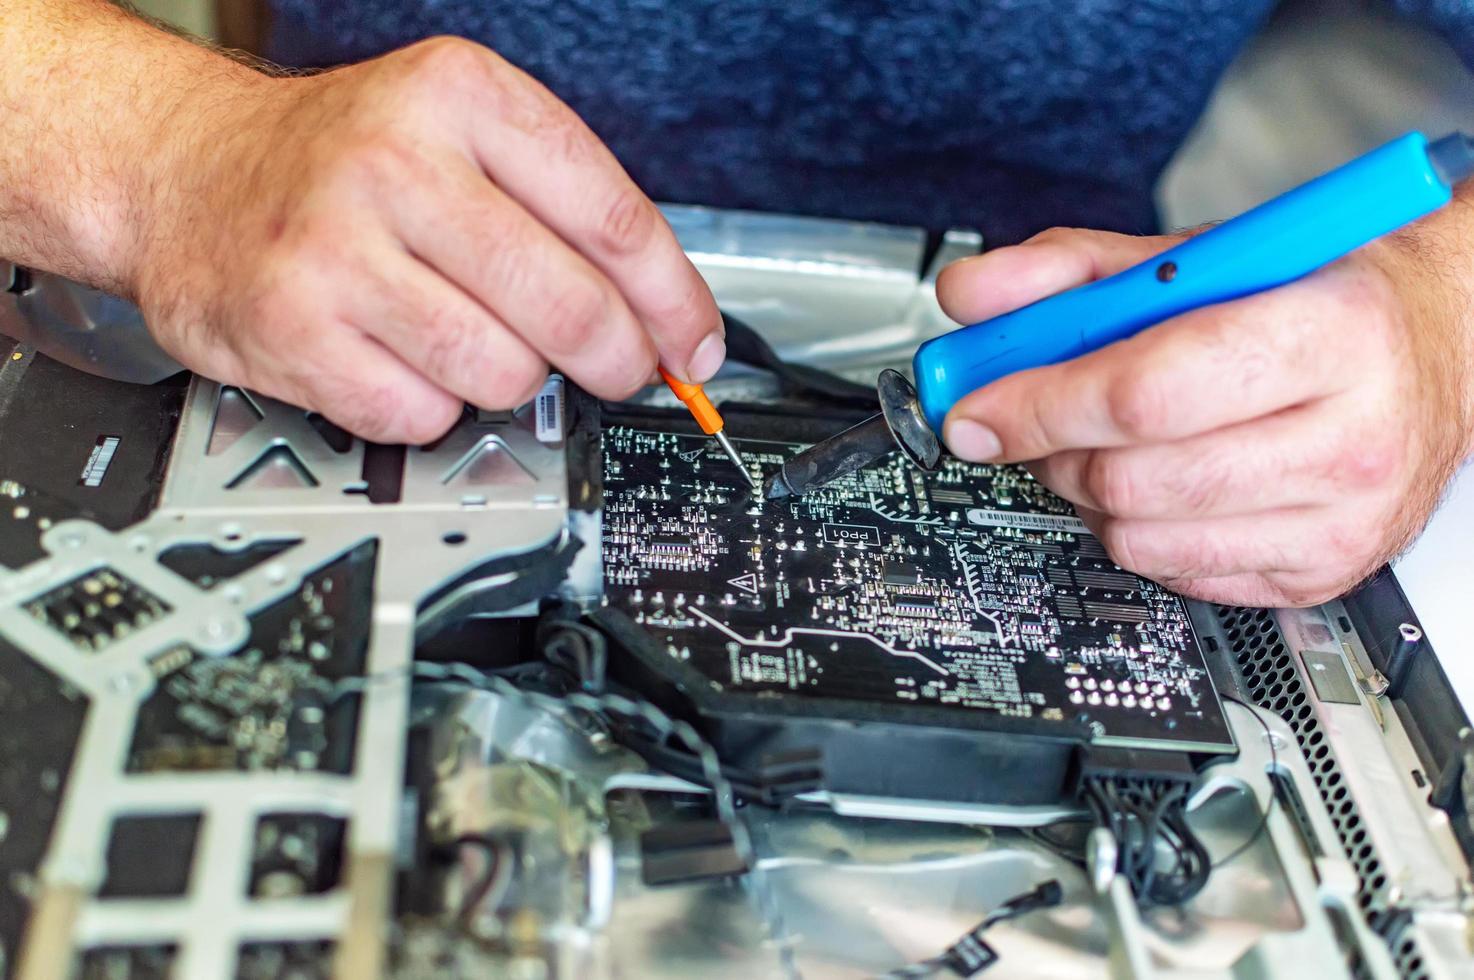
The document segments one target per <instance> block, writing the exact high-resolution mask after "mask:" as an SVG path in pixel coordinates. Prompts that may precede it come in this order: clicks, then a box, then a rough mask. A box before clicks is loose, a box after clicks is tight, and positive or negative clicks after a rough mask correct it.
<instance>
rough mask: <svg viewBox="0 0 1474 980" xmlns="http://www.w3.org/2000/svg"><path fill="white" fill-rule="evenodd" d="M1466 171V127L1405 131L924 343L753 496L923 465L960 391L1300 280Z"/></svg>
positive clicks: (935, 449)
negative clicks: (900, 459)
mask: <svg viewBox="0 0 1474 980" xmlns="http://www.w3.org/2000/svg"><path fill="white" fill-rule="evenodd" d="M1471 172H1474V144H1471V140H1470V138H1469V137H1468V136H1465V135H1463V134H1461V133H1455V134H1453V135H1450V136H1446V137H1444V138H1442V139H1439V140H1436V141H1433V142H1429V141H1428V139H1427V138H1426V137H1424V136H1423V134H1422V133H1416V132H1414V133H1408V134H1407V135H1405V136H1401V137H1399V138H1397V139H1395V140H1393V141H1392V142H1390V143H1387V144H1386V145H1384V146H1381V147H1379V148H1377V149H1375V150H1372V151H1371V152H1370V153H1367V154H1366V155H1365V156H1361V157H1358V158H1357V159H1355V160H1352V161H1351V162H1350V163H1347V164H1344V165H1343V166H1341V167H1338V168H1337V169H1335V170H1332V171H1331V172H1330V173H1327V174H1324V175H1322V176H1320V177H1317V178H1315V179H1314V180H1312V181H1310V182H1309V183H1306V184H1302V185H1301V186H1299V187H1297V188H1295V189H1294V190H1291V191H1288V192H1286V193H1285V194H1282V195H1280V196H1279V197H1276V198H1274V199H1273V200H1270V201H1268V202H1266V203H1264V204H1261V205H1259V206H1258V207H1256V208H1254V209H1253V210H1251V211H1247V212H1245V213H1244V214H1241V215H1239V216H1238V217H1237V218H1234V219H1232V220H1230V221H1227V222H1224V223H1223V224H1221V225H1218V226H1216V227H1214V228H1211V229H1209V230H1208V231H1205V232H1202V233H1201V234H1198V235H1194V236H1193V237H1191V238H1189V239H1187V240H1186V241H1184V242H1183V243H1182V244H1180V245H1176V246H1174V247H1173V248H1171V249H1168V250H1167V251H1165V252H1162V253H1161V254H1159V255H1157V256H1156V257H1154V258H1152V259H1149V260H1147V261H1146V262H1143V263H1140V264H1139V265H1135V266H1132V267H1131V268H1129V269H1127V270H1125V271H1124V272H1119V273H1116V274H1115V275H1113V276H1110V277H1108V278H1105V279H1100V280H1097V281H1096V282H1092V283H1087V284H1086V285H1084V286H1079V287H1077V288H1075V289H1071V290H1068V291H1066V292H1062V293H1059V294H1056V295H1054V296H1050V297H1048V298H1046V299H1042V300H1039V301H1038V302H1036V303H1033V304H1031V305H1029V306H1025V307H1022V308H1021V309H1017V310H1014V311H1013V312H1011V313H1004V314H1002V315H1001V316H997V317H994V318H993V319H991V320H984V321H983V322H981V323H974V324H972V325H971V326H967V327H962V328H960V329H958V330H954V331H952V332H951V333H948V334H944V335H942V336H940V337H937V338H935V339H933V340H929V341H927V342H926V343H925V344H922V345H921V347H920V348H919V349H918V350H917V352H916V358H915V360H914V361H913V362H912V369H913V374H914V375H915V378H916V384H915V386H914V387H913V385H912V384H911V382H909V381H907V380H906V378H905V377H904V376H903V375H902V374H900V373H899V372H897V371H889V370H888V371H884V372H882V373H881V376H880V380H879V385H878V387H879V394H880V401H881V408H882V411H881V413H880V414H879V415H876V416H874V417H873V418H871V419H868V420H866V421H865V422H861V423H860V424H859V425H856V426H853V427H851V428H849V429H847V430H845V431H844V432H842V433H840V434H839V435H837V436H834V437H832V438H830V439H827V440H825V441H823V442H820V443H818V444H816V445H814V446H812V447H810V448H809V449H807V450H805V451H804V452H802V453H800V454H798V455H797V456H795V457H794V458H793V459H791V460H789V461H788V462H787V463H785V464H784V465H783V467H782V468H781V469H779V470H778V471H777V472H776V473H774V474H773V475H772V476H771V477H769V478H768V480H767V481H766V483H765V484H764V492H765V494H766V496H767V497H768V498H769V499H773V498H778V497H787V496H795V495H799V494H802V493H804V492H805V491H807V490H810V489H812V488H815V487H819V486H823V485H824V484H826V483H828V482H830V481H832V480H835V479H837V478H839V477H841V476H844V475H845V474H847V473H851V472H854V471H855V470H858V469H860V468H861V467H863V466H865V465H867V464H868V463H871V462H873V461H874V460H875V459H877V458H879V457H880V456H883V455H885V454H886V453H889V452H893V451H895V450H896V449H900V450H901V451H902V452H904V453H905V454H906V455H907V456H908V457H909V458H910V459H911V460H912V461H913V462H915V463H916V464H917V465H919V466H921V467H923V468H926V469H931V468H933V467H935V466H936V464H937V461H938V460H939V459H940V457H941V447H940V445H939V443H938V439H937V434H938V433H940V432H941V430H942V422H943V420H944V419H945V418H946V417H947V413H948V412H949V411H950V410H951V408H952V406H953V405H955V404H957V402H958V401H959V400H961V399H962V398H963V397H964V396H965V395H967V394H968V393H970V392H972V391H975V390H977V389H978V388H981V387H983V386H984V385H987V384H990V383H992V382H994V381H996V380H998V379H999V378H1002V377H1004V376H1006V375H1009V374H1013V373H1014V372H1017V371H1022V370H1025V369H1027V368H1033V367H1040V366H1043V365H1045V364H1056V363H1059V362H1061V361H1067V360H1071V359H1073V358H1076V357H1080V356H1081V355H1083V354H1088V353H1090V352H1091V351H1095V350H1099V349H1100V348H1102V347H1105V346H1107V345H1108V344H1113V343H1115V342H1116V341H1118V340H1124V339H1126V338H1127V337H1131V336H1133V335H1135V334H1137V333H1140V332H1141V331H1143V330H1145V329H1147V328H1148V327H1151V326H1154V325H1155V324H1158V323H1161V322H1162V321H1164V320H1167V319H1170V318H1171V317H1174V316H1177V315H1179V314H1182V313H1186V312H1188V311H1190V310H1196V309H1199V308H1201V307H1204V306H1210V305H1212V304H1215V303H1224V302H1228V301H1229V300H1234V299H1239V298H1241V297H1244V296H1249V295H1251V294H1254V293H1259V292H1263V291H1264V290H1267V289H1273V288H1274V287H1276V286H1282V285H1284V284H1286V283H1289V282H1293V281H1294V280H1296V279H1300V278H1301V277H1303V276H1306V275H1309V274H1310V273H1312V272H1314V271H1315V270H1316V269H1319V268H1321V267H1322V266H1324V265H1327V264H1329V263H1331V262H1334V261H1335V260H1336V259H1339V258H1341V257H1342V256H1344V255H1346V254H1347V253H1349V252H1351V251H1353V250H1354V249H1357V248H1359V247H1361V246H1362V245H1365V244H1367V243H1368V242H1370V241H1372V240H1373V239H1376V238H1379V237H1381V236H1382V235H1385V234H1387V233H1388V232H1391V231H1394V230H1396V229H1397V228H1400V227H1402V226H1403V225H1405V224H1408V223H1409V222H1411V221H1415V220H1417V219H1418V218H1421V217H1423V216H1424V215H1426V214H1429V213H1430V212H1432V211H1435V210H1437V209H1438V208H1440V207H1442V206H1443V205H1445V204H1447V203H1448V202H1449V200H1450V199H1451V198H1452V196H1453V188H1454V185H1456V184H1457V183H1458V182H1459V181H1461V180H1463V179H1464V178H1465V177H1467V176H1469V174H1470V173H1471Z"/></svg>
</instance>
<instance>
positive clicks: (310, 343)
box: [243, 324, 463, 445]
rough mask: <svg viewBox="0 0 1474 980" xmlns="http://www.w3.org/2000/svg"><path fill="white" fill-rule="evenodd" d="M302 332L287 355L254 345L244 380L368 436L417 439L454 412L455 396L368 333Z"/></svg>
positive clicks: (449, 421)
mask: <svg viewBox="0 0 1474 980" xmlns="http://www.w3.org/2000/svg"><path fill="white" fill-rule="evenodd" d="M304 333H305V334H306V336H302V337H300V338H299V340H298V344H297V345H296V346H294V348H293V349H292V351H291V357H290V359H287V358H273V357H272V355H271V354H270V353H268V352H267V351H264V350H258V351H257V352H256V354H255V356H253V357H252V358H251V367H250V368H249V369H248V371H247V377H246V380H245V381H244V382H243V383H245V384H248V385H249V386H250V387H252V388H254V389H255V390H257V391H261V392H263V393H265V394H268V395H270V396H272V397H274V398H280V399H282V400H284V401H288V402H291V403H292V404H294V405H300V406H301V407H303V408H307V409H311V410H313V411H315V412H318V413H320V414H322V415H324V416H326V417H327V418H328V420H329V421H331V422H333V423H334V424H336V425H339V426H341V427H342V428H344V429H346V430H347V431H349V432H351V433H353V434H354V435H356V436H358V437H360V438H362V439H367V440H368V441H370V442H384V443H399V442H406V443H410V444H413V445H420V444H424V443H427V442H431V441H433V440H435V439H437V438H439V437H440V436H442V435H444V434H445V432H446V431H447V430H449V429H450V427H451V426H452V425H453V424H454V423H455V422H456V420H457V419H459V418H460V417H461V412H462V409H463V402H462V400H461V399H460V398H458V397H456V396H454V395H452V394H450V393H449V392H447V391H445V390H444V389H442V388H440V387H439V386H438V385H436V384H434V383H433V382H431V381H430V380H428V379H427V378H425V377H424V376H423V375H422V374H421V373H420V372H419V371H416V370H415V369H413V368H411V367H410V366H409V365H408V364H406V363H405V362H404V361H402V360H400V359H399V358H398V357H397V356H395V355H394V354H393V353H392V352H390V351H389V350H388V349H387V348H385V347H384V346H383V345H382V344H380V343H378V342H377V341H376V340H374V339H373V338H371V337H368V336H365V335H364V334H362V333H361V332H359V331H358V330H356V329H354V328H352V327H350V326H347V325H346V324H335V325H331V326H327V327H323V328H319V329H315V330H313V331H310V332H304ZM258 379H259V380H258Z"/></svg>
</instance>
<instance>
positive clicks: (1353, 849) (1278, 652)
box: [1214, 606, 1428, 980]
mask: <svg viewBox="0 0 1474 980" xmlns="http://www.w3.org/2000/svg"><path fill="white" fill-rule="evenodd" d="M1214 611H1215V613H1216V615H1217V617H1218V622H1219V624H1220V625H1221V626H1222V627H1223V630H1224V633H1225V634H1226V635H1227V639H1228V644H1229V650H1230V651H1231V652H1232V654H1233V656H1234V660H1235V661H1237V663H1238V665H1239V668H1240V669H1241V670H1242V671H1243V676H1244V682H1245V684H1246V685H1247V686H1248V691H1249V695H1250V697H1251V698H1252V699H1253V700H1254V703H1255V704H1257V705H1259V706H1260V707H1264V708H1268V709H1269V710H1271V711H1273V712H1274V713H1275V714H1277V715H1279V716H1280V717H1282V718H1284V719H1285V721H1286V722H1288V723H1289V725H1290V728H1291V729H1293V730H1294V732H1295V737H1296V739H1297V741H1298V742H1299V743H1300V749H1301V751H1302V752H1303V753H1304V754H1305V760H1306V762H1307V763H1308V764H1309V766H1310V771H1311V774H1312V775H1313V776H1314V777H1315V785H1316V788H1317V789H1319V790H1320V794H1321V797H1322V799H1324V800H1325V804H1326V809H1327V810H1328V811H1329V812H1330V815H1331V821H1332V823H1334V824H1335V827H1336V833H1337V835H1339V836H1340V838H1341V843H1342V845H1343V846H1344V847H1345V849H1346V854H1347V856H1348V857H1349V858H1350V859H1351V862H1352V864H1353V865H1354V866H1355V868H1356V873H1357V876H1358V878H1359V880H1360V882H1361V887H1360V889H1359V890H1358V892H1357V900H1358V902H1359V903H1360V905H1361V908H1362V911H1363V912H1364V913H1365V915H1366V918H1367V922H1368V924H1369V925H1371V927H1372V928H1373V929H1375V930H1376V931H1377V933H1378V934H1379V935H1380V936H1382V938H1383V939H1385V940H1386V941H1387V944H1388V947H1389V949H1390V950H1391V951H1392V954H1393V957H1394V959H1395V961H1396V964H1397V967H1398V970H1399V971H1400V972H1401V974H1402V976H1403V977H1405V978H1407V980H1425V978H1426V977H1427V976H1428V973H1427V972H1426V971H1425V969H1424V964H1423V956H1422V954H1421V953H1420V951H1419V950H1418V946H1417V941H1416V939H1415V938H1414V937H1412V936H1411V935H1407V934H1402V935H1400V934H1401V933H1403V929H1402V926H1403V925H1404V924H1405V918H1404V917H1403V916H1399V915H1396V914H1395V913H1394V911H1393V910H1391V909H1390V908H1389V906H1388V903H1387V874H1386V871H1385V869H1384V867H1383V863H1382V860H1381V858H1380V857H1379V856H1378V854H1377V849H1376V847H1375V846H1374V845H1373V844H1372V842H1371V840H1370V839H1369V838H1368V835H1367V831H1366V828H1365V827H1364V826H1363V822H1362V817H1361V814H1360V813H1359V812H1358V811H1357V806H1356V802H1355V801H1354V800H1353V799H1352V798H1351V794H1350V791H1349V790H1348V789H1347V787H1346V784H1345V780H1344V778H1343V777H1342V774H1341V767H1340V764H1339V762H1338V761H1337V759H1336V756H1335V753H1334V752H1333V751H1332V749H1331V746H1330V743H1329V741H1328V740H1327V738H1326V733H1325V731H1324V730H1323V729H1322V726H1321V724H1320V721H1319V720H1318V719H1317V718H1316V714H1315V709H1314V707H1313V706H1312V704H1311V700H1310V699H1311V696H1312V695H1311V693H1310V689H1309V686H1308V684H1307V683H1306V679H1305V677H1304V675H1303V674H1302V672H1301V670H1300V666H1299V664H1298V662H1297V661H1296V659H1295V657H1294V656H1293V655H1292V654H1291V653H1290V650H1289V647H1288V646H1286V644H1285V640H1284V636H1283V635H1282V634H1281V633H1280V628H1279V624H1278V623H1276V622H1275V618H1274V613H1273V612H1272V611H1270V610H1268V609H1241V608H1236V607H1232V606H1219V607H1217V608H1216V609H1215V610H1214Z"/></svg>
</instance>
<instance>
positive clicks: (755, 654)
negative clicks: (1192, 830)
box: [603, 427, 1232, 751]
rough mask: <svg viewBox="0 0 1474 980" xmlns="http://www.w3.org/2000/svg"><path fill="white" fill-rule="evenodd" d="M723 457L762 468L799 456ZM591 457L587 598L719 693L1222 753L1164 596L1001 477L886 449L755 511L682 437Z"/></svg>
mask: <svg viewBox="0 0 1474 980" xmlns="http://www.w3.org/2000/svg"><path fill="white" fill-rule="evenodd" d="M737 445H738V446H739V449H740V450H741V451H742V452H743V454H744V456H745V457H746V459H747V460H748V463H749V465H752V466H754V467H755V468H758V469H760V470H761V471H762V473H763V475H767V474H768V473H771V472H772V471H773V470H774V469H776V468H777V467H778V466H779V465H780V464H781V463H782V461H783V460H785V459H787V458H789V457H790V456H792V455H793V454H794V453H796V452H798V451H799V450H800V449H801V448H803V447H802V446H800V445H797V444H791V443H783V442H765V441H760V440H738V441H737ZM604 454H605V474H604V487H605V506H604V533H603V556H604V572H605V583H606V596H607V601H608V602H609V603H610V604H611V605H612V606H614V607H616V608H619V609H622V610H623V611H625V612H627V613H628V614H629V615H630V616H631V617H632V618H633V619H634V620H635V621H636V622H637V623H640V624H642V625H643V626H644V627H645V628H646V629H647V630H648V631H649V632H650V633H651V634H652V635H653V636H654V637H655V638H656V639H657V640H658V641H659V642H660V643H662V644H664V646H665V649H666V651H667V653H668V654H669V656H670V657H672V658H674V659H675V660H678V661H680V662H681V663H684V664H685V665H687V666H689V667H691V668H694V669H695V670H696V671H698V672H699V673H700V674H701V675H703V676H704V677H706V678H707V679H708V680H709V681H711V682H713V683H714V684H716V685H717V686H718V687H719V688H720V689H722V690H724V691H728V692H736V693H748V694H757V695H761V694H769V695H771V694H773V693H777V692H783V693H785V694H789V695H797V696H800V697H804V698H811V699H839V700H845V701H852V702H853V701H860V702H870V703H874V702H881V703H893V704H895V705H897V706H905V705H917V706H927V707H932V708H945V709H950V710H953V711H956V712H974V713H977V712H991V713H996V714H998V715H1004V716H1010V717H1013V718H1023V719H1033V720H1035V721H1039V722H1044V723H1048V722H1053V721H1057V722H1065V721H1069V722H1071V723H1081V722H1083V723H1084V724H1085V725H1086V726H1087V728H1088V729H1089V730H1090V731H1091V732H1092V737H1093V738H1094V739H1095V740H1097V741H1100V742H1102V743H1105V744H1118V745H1138V746H1153V745H1160V744H1161V743H1164V742H1166V743H1170V744H1171V745H1172V746H1173V747H1174V748H1181V749H1186V750H1201V751H1214V750H1224V749H1228V750H1231V748H1232V740H1231V738H1230V736H1229V734H1228V730H1227V725H1226V722H1225V719H1224V716H1223V709H1222V705H1221V703H1220V702H1219V700H1218V696H1217V693H1216V692H1215V690H1214V687H1213V682H1212V679H1211V678H1210V676H1209V674H1208V670H1207V667H1206V665H1205V663H1204V660H1203V656H1202V652H1201V649H1200V648H1199V645H1198V641H1197V638H1196V636H1195V635H1194V633H1193V629H1192V626H1191V623H1190V621H1189V619H1188V615H1187V612H1186V609H1185V608H1184V606H1183V602H1182V600H1181V599H1180V598H1179V597H1177V596H1176V595H1173V594H1172V593H1170V592H1168V591H1166V590H1165V589H1163V588H1161V587H1160V586H1157V585H1155V584H1153V583H1151V582H1149V581H1147V580H1145V579H1142V578H1140V577H1138V576H1136V575H1134V574H1131V573H1129V572H1125V571H1123V570H1122V569H1120V568H1119V567H1117V566H1116V565H1115V564H1113V563H1112V562H1111V560H1110V558H1109V557H1108V556H1107V555H1106V553H1105V550H1104V549H1103V548H1102V547H1101V545H1100V543H1099V541H1097V540H1096V539H1095V538H1094V537H1093V536H1092V535H1091V534H1090V533H1089V532H1088V531H1087V530H1086V528H1085V526H1084V525H1083V524H1082V523H1081V522H1080V520H1079V519H1078V518H1077V517H1076V516H1075V514H1074V512H1073V510H1072V509H1071V508H1070V505H1069V504H1068V503H1066V502H1065V501H1063V500H1061V499H1060V498H1058V497H1056V496H1055V495H1054V494H1052V493H1050V492H1049V491H1048V490H1047V489H1045V488H1044V487H1043V486H1041V485H1040V484H1038V483H1036V482H1035V481H1034V479H1033V478H1032V477H1031V476H1030V475H1029V474H1028V473H1027V471H1025V470H1024V469H1022V468H1020V467H1014V466H990V465H982V464H972V463H965V462H962V461H960V460H956V459H953V458H951V457H947V458H946V459H945V460H944V462H943V463H942V465H941V466H940V467H939V468H938V469H937V470H936V471H935V472H932V473H925V472H923V471H921V470H919V469H917V468H915V467H914V466H911V465H910V464H908V463H907V462H905V461H904V460H903V459H902V458H901V456H900V455H899V454H896V455H893V456H892V457H890V458H889V459H887V460H885V461H882V462H880V463H877V464H875V465H873V466H871V467H869V468H867V469H864V470H862V471H860V472H858V473H855V474H852V475H850V476H847V477H845V478H843V479H841V480H839V481H837V482H836V483H834V484H832V485H830V486H828V487H825V488H823V489H820V490H818V491H815V492H811V493H809V494H807V495H806V496H804V497H802V498H800V499H796V500H794V499H789V500H781V501H766V502H763V501H758V500H755V499H753V498H752V497H751V496H750V495H749V494H748V493H747V492H746V491H745V490H744V489H742V488H741V486H740V478H739V477H738V476H737V474H736V473H735V472H734V471H733V469H732V467H731V465H730V463H728V462H727V461H726V460H725V459H724V457H722V456H721V454H720V452H719V451H714V447H713V446H712V444H710V443H709V442H708V441H707V440H705V439H703V438H701V437H699V436H692V435H683V434H676V433H671V432H660V431H648V430H642V429H634V428H627V427H613V428H610V429H607V430H606V431H605V434H604Z"/></svg>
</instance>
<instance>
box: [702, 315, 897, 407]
mask: <svg viewBox="0 0 1474 980" xmlns="http://www.w3.org/2000/svg"><path fill="white" fill-rule="evenodd" d="M722 322H723V323H724V324H725V325H726V328H727V356H728V357H729V358H731V359H732V360H734V361H737V362H739V363H742V364H747V365H750V366H751V367H756V368H762V369H763V370H765V371H770V372H772V374H773V376H774V377H776V378H777V379H778V381H779V383H780V384H781V385H782V386H783V390H784V392H785V393H786V394H790V395H792V394H801V395H811V396H815V397H819V398H823V399H826V400H828V401H833V402H838V403H839V404H841V405H846V406H852V407H854V408H860V409H864V410H866V411H869V412H873V411H875V409H876V406H877V405H878V404H879V399H878V398H877V397H876V394H875V387H874V386H873V385H862V384H857V383H855V382H853V381H848V380H846V379H844V378H841V377H840V376H839V375H837V374H831V373H830V372H828V371H822V370H820V369H819V368H816V367H809V366H808V365H807V364H794V363H792V362H790V361H785V360H783V358H781V357H779V356H778V352H777V351H775V350H773V348H772V347H771V346H770V345H769V344H768V342H767V341H766V340H764V339H763V338H762V336H761V335H760V334H759V333H758V332H757V331H756V330H754V329H753V328H752V327H750V326H748V325H747V324H746V323H743V322H742V321H741V320H739V319H737V318H736V317H735V316H733V315H732V314H730V313H725V312H724V313H723V314H722Z"/></svg>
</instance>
